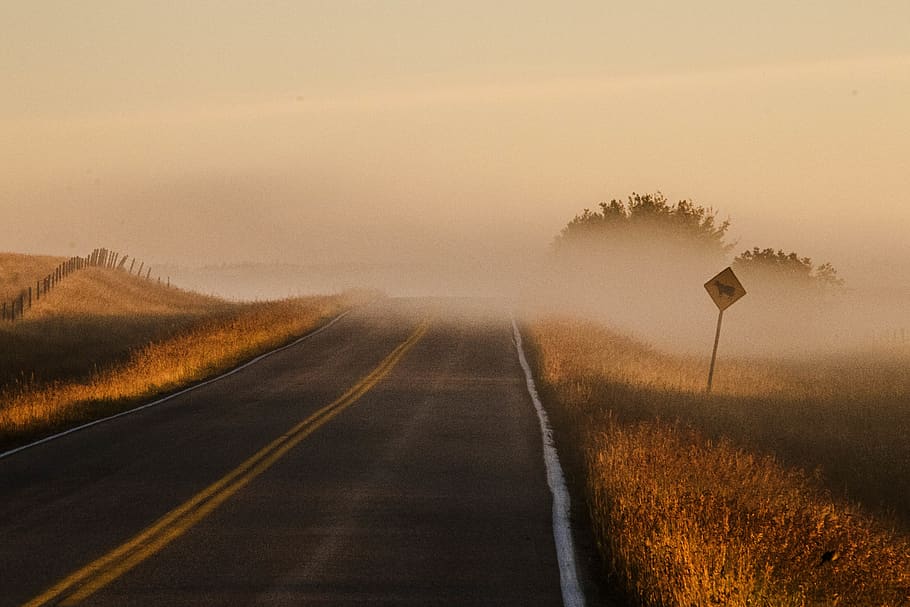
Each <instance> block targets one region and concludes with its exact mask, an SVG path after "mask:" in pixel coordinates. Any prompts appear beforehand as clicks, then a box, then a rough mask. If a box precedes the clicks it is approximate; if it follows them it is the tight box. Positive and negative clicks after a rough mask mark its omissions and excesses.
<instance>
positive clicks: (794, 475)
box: [530, 318, 910, 606]
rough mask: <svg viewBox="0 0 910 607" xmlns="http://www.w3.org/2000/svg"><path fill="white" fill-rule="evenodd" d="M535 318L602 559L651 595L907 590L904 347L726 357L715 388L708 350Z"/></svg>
mask: <svg viewBox="0 0 910 607" xmlns="http://www.w3.org/2000/svg"><path fill="white" fill-rule="evenodd" d="M530 333H531V335H530V337H531V341H532V343H534V344H535V347H536V354H537V365H538V375H539V378H540V380H541V388H542V391H543V393H544V395H545V398H547V399H548V400H549V401H550V402H551V403H552V404H553V405H556V411H555V414H556V415H555V417H556V419H557V420H559V421H560V428H561V435H562V437H563V440H562V441H561V444H562V445H564V446H565V447H568V448H575V449H576V450H577V451H576V453H575V454H573V456H570V458H569V459H575V460H576V461H580V462H581V467H582V472H581V475H582V477H583V478H584V481H583V484H584V485H585V488H586V499H587V503H588V507H589V510H590V514H591V520H592V526H593V529H594V531H595V534H596V536H597V540H598V542H599V545H600V547H601V550H602V554H603V556H604V560H605V563H606V564H607V566H608V567H609V569H610V571H611V573H612V574H613V575H614V576H615V577H616V578H617V579H620V580H622V581H623V583H624V584H625V585H626V589H627V590H628V592H629V593H630V594H631V595H632V596H634V597H636V598H637V599H638V600H640V601H641V602H642V603H643V604H645V605H649V606H650V605H687V606H688V605H906V604H908V602H910V541H908V537H907V535H906V534H903V533H902V532H899V531H895V530H894V528H893V527H892V526H891V524H894V523H895V520H896V521H897V524H899V523H900V522H901V521H902V520H903V519H901V513H906V510H904V508H905V504H906V500H907V495H906V494H907V491H906V490H905V488H906V484H907V480H906V479H905V478H903V477H904V476H905V470H906V469H907V466H906V462H907V461H910V447H908V446H907V441H906V433H907V430H908V428H910V423H908V421H910V413H908V412H907V410H906V409H907V407H906V406H905V405H906V404H907V403H908V395H910V380H908V378H907V375H908V374H907V373H906V371H905V369H906V366H904V365H906V363H907V362H908V360H910V357H908V356H907V354H906V352H894V353H891V354H890V355H888V356H884V355H882V354H881V353H879V354H877V355H875V357H876V358H874V360H873V359H872V358H867V359H866V360H864V363H863V364H857V360H858V359H857V358H856V357H829V358H826V359H823V360H822V359H819V360H814V361H809V362H805V361H804V362H798V363H797V362H781V361H769V360H747V359H741V360H723V361H722V364H721V366H719V368H718V375H717V377H716V383H715V393H714V394H713V395H711V396H708V395H706V394H705V380H706V375H707V364H706V361H705V360H702V359H697V358H692V357H684V356H673V355H669V354H666V353H662V352H659V351H657V350H654V349H652V348H650V347H648V346H647V345H645V344H642V343H639V342H637V341H636V340H634V339H632V338H630V337H628V336H624V335H620V334H618V333H616V332H613V331H610V330H608V329H606V328H605V327H603V326H600V325H597V324H595V323H589V322H580V321H574V320H568V319H554V318H549V319H543V320H539V321H538V322H535V323H533V324H532V325H531V330H530ZM870 356H871V355H870ZM902 369H903V370H902ZM902 462H903V464H902ZM803 470H806V471H808V472H803ZM847 498H849V499H847ZM850 500H857V501H862V502H863V503H865V505H866V506H868V507H866V506H860V505H852V502H851V501H850ZM889 510H890V513H891V514H892V515H893V516H894V518H889V517H888V512H889ZM871 511H875V512H878V513H880V516H883V517H884V518H880V517H876V516H873V515H872V514H871V513H870V512H871ZM825 555H828V556H829V557H830V556H834V555H836V558H834V559H827V560H826V559H825V558H824V557H825Z"/></svg>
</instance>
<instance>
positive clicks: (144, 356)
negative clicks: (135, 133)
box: [0, 254, 369, 450]
mask: <svg viewBox="0 0 910 607" xmlns="http://www.w3.org/2000/svg"><path fill="white" fill-rule="evenodd" d="M2 259H3V261H4V262H5V264H4V272H5V273H4V276H5V277H7V282H5V283H4V284H3V288H4V289H6V290H12V291H14V292H17V293H18V292H19V290H20V289H21V288H22V285H21V283H20V284H19V285H17V286H15V287H14V286H11V284H12V280H14V279H15V280H19V279H21V278H23V277H26V276H36V275H37V276H40V275H41V273H42V272H46V271H47V266H48V264H50V267H51V269H53V267H56V265H57V264H58V263H59V262H60V260H59V259H57V258H53V257H49V258H45V257H34V258H31V257H30V256H21V255H7V254H4V255H3V257H2ZM12 277H15V278H12ZM368 296H369V295H364V294H342V295H335V296H327V297H318V296H315V297H306V298H294V299H285V300H281V301H270V302H258V303H235V302H227V301H224V300H221V299H218V298H216V297H211V296H206V295H200V294H198V293H192V292H188V291H183V290H180V289H177V288H174V287H168V286H166V285H161V284H159V283H158V282H157V281H155V280H152V281H150V280H146V279H143V278H139V277H137V276H135V275H130V274H129V273H127V272H124V271H122V270H116V269H110V268H100V267H89V268H85V269H82V270H79V271H77V272H75V273H73V274H71V275H70V276H68V277H67V278H66V279H64V280H63V281H61V282H60V283H59V285H58V286H57V288H55V289H54V290H52V291H50V292H49V293H48V294H47V295H46V296H42V298H41V300H40V301H38V302H36V303H35V305H34V306H33V307H32V308H31V309H30V310H27V311H26V314H25V316H24V317H23V318H21V319H19V320H16V321H14V322H9V321H4V322H0V447H3V446H10V445H14V444H17V443H20V442H23V441H25V440H29V439H32V438H35V437H39V436H42V435H46V434H48V433H50V432H53V431H57V430H61V429H64V428H67V427H70V426H72V425H74V424H78V423H81V422H84V421H86V420H90V419H95V418H97V417H100V416H104V415H108V414H110V413H112V412H116V411H120V410H123V409H125V408H129V407H131V406H133V405H135V404H137V403H140V402H143V401H146V400H148V399H151V398H154V397H156V396H159V395H162V394H165V393H168V392H171V391H174V390H178V389H180V388H183V387H185V386H187V385H190V384H192V383H194V382H198V381H201V380H204V379H206V378H208V377H211V376H213V375H216V374H218V373H220V372H223V371H225V370H227V369H229V368H231V367H233V366H236V365H237V364H239V363H241V362H243V361H244V360H248V359H250V358H253V357H254V356H257V355H258V354H261V353H262V352H265V351H268V350H270V349H272V348H275V347H277V346H280V345H282V344H284V343H287V342H289V341H291V340H293V339H294V338H296V337H298V336H300V335H302V334H304V333H306V332H308V331H310V330H312V329H313V328H314V327H316V326H318V325H319V324H320V323H322V322H325V321H326V320H327V319H328V318H330V317H332V316H335V315H337V314H339V313H340V312H341V311H343V310H344V309H347V308H350V307H351V306H354V305H357V304H358V303H360V302H363V301H364V300H365V299H364V298H365V297H368ZM0 450H2V449H0Z"/></svg>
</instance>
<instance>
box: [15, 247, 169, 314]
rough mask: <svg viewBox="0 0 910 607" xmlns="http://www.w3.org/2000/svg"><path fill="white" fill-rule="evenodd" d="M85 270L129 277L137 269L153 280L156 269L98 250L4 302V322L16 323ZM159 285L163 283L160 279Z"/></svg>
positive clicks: (71, 261)
mask: <svg viewBox="0 0 910 607" xmlns="http://www.w3.org/2000/svg"><path fill="white" fill-rule="evenodd" d="M127 261H129V262H130V263H129V268H127V265H126V264H127ZM137 262H138V263H139V267H138V268H137V267H136V263H137ZM85 268H107V269H111V270H119V271H122V272H128V273H129V274H133V270H135V271H136V276H138V277H139V278H144V279H145V280H151V279H152V267H151V266H146V264H145V262H142V261H139V260H137V259H136V258H135V257H130V256H129V255H122V254H120V253H117V252H115V251H111V250H109V249H95V250H94V251H92V252H91V254H89V255H87V256H85V257H71V258H69V259H67V260H66V261H63V262H61V263H60V265H58V266H57V267H56V268H54V270H53V271H51V273H50V274H48V275H47V276H45V277H44V278H42V279H40V280H38V281H36V283H35V286H34V287H32V286H31V285H29V286H28V287H26V288H24V289H22V291H20V292H19V295H17V296H15V297H14V298H13V299H12V300H9V301H4V302H3V304H2V320H5V321H15V320H18V319H20V318H22V316H23V315H24V314H25V312H26V311H28V310H30V309H31V308H32V306H33V305H34V304H36V303H37V302H39V301H41V298H42V297H46V296H47V294H48V293H50V292H51V291H53V290H54V288H55V287H57V286H58V285H59V284H60V283H61V282H62V281H63V280H64V279H65V278H67V277H68V276H70V275H71V274H73V273H74V272H78V271H79V270H83V269H85ZM143 273H145V276H143ZM158 282H161V278H160V277H159V278H158ZM168 286H170V279H168Z"/></svg>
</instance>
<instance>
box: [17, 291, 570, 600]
mask: <svg viewBox="0 0 910 607" xmlns="http://www.w3.org/2000/svg"><path fill="white" fill-rule="evenodd" d="M551 505H552V496H551V494H550V492H549V489H548V487H547V481H546V475H545V470H544V466H543V457H542V446H541V436H540V428H539V425H538V420H537V417H536V414H535V412H534V409H533V406H532V404H531V402H530V399H529V396H528V393H527V389H526V387H525V379H524V376H523V374H522V371H521V368H520V367H519V363H518V361H517V358H516V353H515V347H514V345H513V343H512V333H511V327H510V324H509V321H508V316H507V315H499V316H482V315H472V314H467V313H465V312H464V311H459V312H453V311H450V310H445V309H444V308H442V307H441V306H440V305H439V304H438V303H433V302H427V301H408V300H390V301H386V302H384V303H382V304H378V305H374V306H371V307H370V308H367V309H363V310H358V311H355V312H354V313H352V314H350V315H348V316H347V317H345V318H343V319H342V320H340V321H339V322H337V323H336V324H334V325H332V326H331V327H330V328H328V329H326V330H325V331H323V332H321V333H319V334H318V335H315V336H313V337H312V338H310V339H308V340H306V341H304V342H302V343H300V344H298V345H296V346H293V347H291V348H289V349H287V350H284V351H282V352H280V353H277V354H275V355H273V356H271V357H269V358H267V359H265V360H263V361H261V362H259V363H257V364H255V365H253V366H250V367H248V368H246V369H244V370H242V371H240V372H238V373H236V374H234V375H232V376H230V377H227V378H224V379H222V380H220V381H218V382H215V383H212V384H210V385H207V386H205V387H202V388H199V389H197V390H194V391H191V392H188V393H186V394H183V395H181V396H178V397H176V398H174V399H172V400H169V401H167V402H165V403H162V404H160V405H158V406H156V407H153V408H149V409H146V410H144V411H141V412H138V413H136V414H133V415H128V416H125V417H121V418H119V419H116V420H112V421H110V422H106V423H104V424H100V425H97V426H95V427H92V428H89V429H86V430H84V431H80V432H77V433H74V434H71V435H69V436H66V437H64V438H61V439H59V440H55V441H52V442H48V443H45V444H42V445H39V446H36V447H34V448H31V449H28V450H25V451H22V452H20V453H16V454H14V455H12V456H10V457H7V458H5V459H0V605H22V604H34V605H37V604H61V605H66V604H84V605H102V606H106V605H110V606H117V607H121V606H128V605H200V606H201V605H231V606H236V605H353V604H363V603H371V604H378V605H445V604H450V605H521V606H531V605H561V604H562V598H561V593H560V578H559V569H558V564H557V562H556V549H555V547H554V540H553V526H552V510H551Z"/></svg>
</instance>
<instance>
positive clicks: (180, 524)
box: [23, 322, 428, 607]
mask: <svg viewBox="0 0 910 607" xmlns="http://www.w3.org/2000/svg"><path fill="white" fill-rule="evenodd" d="M427 328H428V324H427V323H425V322H424V323H421V324H420V326H418V327H417V329H416V330H415V331H414V333H412V334H411V336H410V337H408V339H407V340H405V341H404V342H402V343H401V344H400V345H399V346H398V347H397V348H395V349H394V350H393V351H392V353H391V354H389V355H388V356H387V357H386V358H385V359H383V361H382V362H381V363H379V365H378V366H377V367H376V368H375V369H373V370H372V371H371V372H370V373H369V374H368V375H367V376H366V377H364V378H363V379H361V380H360V381H359V382H357V384H355V385H354V386H353V387H352V388H351V389H349V390H348V391H347V392H345V393H344V394H343V395H341V396H340V397H339V398H338V399H336V400H335V401H334V402H332V403H331V404H329V405H326V406H325V407H322V408H321V409H319V410H318V411H316V412H315V413H313V414H312V415H311V416H309V417H308V418H306V419H305V420H303V421H302V422H300V423H298V424H297V425H295V426H294V427H293V428H291V429H290V430H288V431H287V432H286V433H285V434H283V435H282V436H280V437H278V438H277V439H275V440H273V441H272V442H271V443H269V444H268V445H266V446H265V447H263V448H262V449H260V450H259V451H258V452H257V453H256V454H255V455H253V456H252V457H250V458H248V459H247V460H246V461H244V462H243V463H242V464H240V465H239V466H237V467H236V468H234V469H233V470H232V471H231V472H229V473H228V474H226V475H225V476H224V477H222V478H221V479H219V480H218V481H216V482H214V483H212V484H211V485H209V486H208V487H206V488H205V489H203V490H202V491H200V492H199V493H197V494H196V495H194V496H193V497H192V498H190V499H189V500H187V501H186V502H184V503H183V504H181V505H180V506H177V507H176V508H174V509H173V510H171V511H170V512H168V513H167V514H165V515H164V516H163V517H161V518H160V519H158V520H157V521H156V522H154V523H153V524H151V525H150V526H148V527H147V528H145V529H144V530H142V531H141V532H140V533H138V534H137V535H136V536H135V537H133V538H132V539H130V540H128V541H127V542H125V543H123V544H122V545H120V546H118V547H117V548H115V549H113V550H111V551H110V552H108V553H107V554H105V555H104V556H102V557H100V558H98V559H97V560H95V561H93V562H91V563H89V564H88V565H86V566H84V567H82V568H81V569H79V570H78V571H75V572H73V573H71V574H70V575H69V576H67V577H66V578H64V579H63V580H61V581H60V582H58V583H56V584H54V585H53V586H51V587H50V588H48V589H47V590H46V591H44V592H43V593H41V594H40V595H39V596H37V597H35V598H34V599H32V600H31V601H29V602H28V603H25V604H24V606H23V607H38V606H39V605H45V604H47V603H49V602H51V601H54V602H55V604H60V605H75V604H77V603H79V602H81V601H83V600H85V599H86V598H88V597H89V596H91V595H92V594H94V593H95V592H97V591H98V590H100V589H101V588H104V587H105V586H107V585H108V584H110V583H111V582H113V581H114V580H116V579H117V578H118V577H120V576H121V575H123V574H124V573H126V572H127V571H129V570H130V569H132V568H133V567H135V566H136V565H138V564H139V563H141V562H142V561H144V560H146V559H147V558H149V557H150V556H152V555H154V554H155V553H157V552H159V551H160V550H161V549H163V548H164V547H165V546H167V545H168V544H170V543H171V542H173V541H174V540H175V539H177V538H178V537H180V536H181V535H183V534H184V533H186V531H187V530H189V529H190V528H191V527H193V526H194V525H195V524H196V523H198V522H199V521H201V520H202V519H203V518H205V517H206V516H207V515H208V514H210V513H211V512H212V511H213V510H215V509H216V508H217V507H218V506H220V505H221V504H222V503H224V502H225V501H226V500H227V499H228V498H230V497H231V496H232V495H234V494H235V493H236V492H237V491H239V490H240V489H242V488H243V487H244V486H246V485H247V484H248V483H249V482H250V481H252V480H253V479H254V478H256V477H257V476H259V475H260V474H262V473H263V472H265V471H266V470H268V469H269V468H270V467H271V466H272V465H273V464H274V463H275V462H277V461H278V460H280V459H281V458H282V457H284V455H285V454H287V452H288V451H290V450H291V449H293V448H294V447H295V446H296V445H297V444H298V443H300V442H301V441H302V440H304V439H305V438H306V437H308V436H309V435H310V434H312V433H313V432H315V431H316V430H317V429H319V428H320V427H321V426H323V425H324V424H326V423H328V422H329V421H330V420H331V419H332V418H334V417H335V416H336V415H338V414H340V413H341V412H342V411H344V410H345V409H347V408H348V407H350V406H351V405H352V404H354V403H355V402H357V400H358V399H360V397H362V396H363V395H364V394H366V393H367V392H368V391H369V390H370V389H371V388H373V386H375V385H376V384H377V383H379V382H380V381H381V380H382V379H383V378H384V377H385V376H386V375H388V374H389V372H390V371H391V370H392V369H393V368H394V367H395V365H396V364H398V361H400V360H401V358H402V357H403V356H404V355H405V354H406V353H407V352H408V350H410V349H411V348H412V347H413V346H414V344H416V343H417V342H418V341H419V340H420V338H421V337H423V335H424V334H425V333H426V332H427Z"/></svg>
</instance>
